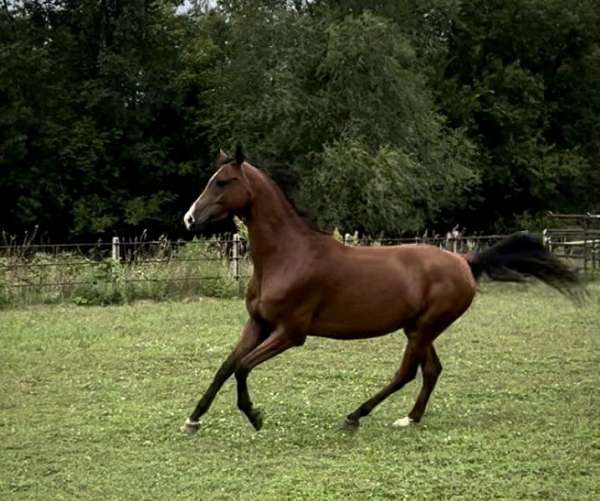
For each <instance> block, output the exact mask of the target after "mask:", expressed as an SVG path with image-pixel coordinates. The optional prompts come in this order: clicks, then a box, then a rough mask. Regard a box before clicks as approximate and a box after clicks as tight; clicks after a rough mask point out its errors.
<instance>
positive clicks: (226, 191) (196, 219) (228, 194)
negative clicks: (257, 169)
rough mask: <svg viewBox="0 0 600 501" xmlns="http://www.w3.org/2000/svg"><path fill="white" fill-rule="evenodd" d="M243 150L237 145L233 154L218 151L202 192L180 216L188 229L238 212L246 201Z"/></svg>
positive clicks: (246, 191)
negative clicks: (215, 167) (230, 155)
mask: <svg viewBox="0 0 600 501" xmlns="http://www.w3.org/2000/svg"><path fill="white" fill-rule="evenodd" d="M243 163H244V152H243V151H242V148H241V146H238V147H237V148H236V151H235V157H234V158H230V157H228V156H227V155H226V154H225V153H224V152H223V151H222V150H221V152H220V154H219V158H218V159H217V166H218V170H217V172H215V174H214V175H213V177H211V178H210V179H209V181H208V183H206V186H205V188H204V191H202V193H201V194H200V196H199V197H198V198H197V199H196V201H195V202H194V203H193V204H192V205H191V206H190V208H189V210H188V211H187V212H186V213H185V216H183V222H184V223H185V226H186V228H187V229H188V230H191V229H192V228H193V227H194V226H200V225H202V224H205V223H208V222H211V221H220V220H221V219H225V218H227V217H228V216H231V215H236V214H240V213H241V212H243V211H244V209H246V208H247V207H248V204H249V203H250V188H249V186H248V180H247V179H246V176H245V175H244V172H243V166H242V165H243Z"/></svg>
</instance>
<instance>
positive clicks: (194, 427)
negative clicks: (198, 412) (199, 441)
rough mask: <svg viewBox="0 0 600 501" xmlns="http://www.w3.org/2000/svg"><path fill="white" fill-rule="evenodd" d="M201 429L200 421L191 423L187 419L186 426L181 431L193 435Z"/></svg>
mask: <svg viewBox="0 0 600 501" xmlns="http://www.w3.org/2000/svg"><path fill="white" fill-rule="evenodd" d="M199 428H200V421H190V420H189V419H186V421H185V423H184V425H183V426H182V427H181V431H182V432H183V433H185V434H186V435H193V434H194V433H196V432H197V431H198V429H199Z"/></svg>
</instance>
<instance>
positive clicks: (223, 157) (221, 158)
mask: <svg viewBox="0 0 600 501" xmlns="http://www.w3.org/2000/svg"><path fill="white" fill-rule="evenodd" d="M228 158H229V155H227V153H225V152H224V151H223V150H219V155H218V156H217V167H218V166H220V165H223V164H224V163H225V160H227V159H228Z"/></svg>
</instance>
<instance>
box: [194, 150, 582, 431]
mask: <svg viewBox="0 0 600 501" xmlns="http://www.w3.org/2000/svg"><path fill="white" fill-rule="evenodd" d="M233 215H236V216H238V217H239V218H241V219H242V220H243V221H245V223H246V225H247V227H248V235H249V248H250V255H251V259H252V263H253V265H254V266H253V275H252V277H251V279H250V281H249V284H248V288H247V293H246V309H247V311H248V320H247V322H246V324H245V325H244V327H243V329H242V332H241V336H240V338H239V340H238V342H237V344H236V345H235V347H234V348H233V350H232V351H231V353H230V354H229V356H228V357H227V358H226V359H225V361H224V362H223V363H222V365H221V366H220V368H219V369H218V371H217V372H216V374H215V376H214V379H213V381H212V383H211V384H210V386H209V387H208V389H207V390H206V392H205V393H204V395H203V396H202V398H201V399H200V400H199V401H198V403H197V405H196V407H195V409H194V411H193V412H192V413H191V415H190V416H189V417H188V418H187V419H186V421H185V423H184V425H183V427H182V431H183V432H184V433H187V434H193V433H195V432H196V431H197V430H198V429H199V426H200V418H201V417H202V416H203V415H204V414H205V413H206V412H207V411H208V409H209V407H210V405H211V403H212V402H213V400H214V398H215V396H216V395H217V393H218V391H219V390H220V388H221V387H222V385H223V383H224V382H225V381H226V380H227V379H228V378H229V377H230V376H231V375H232V374H234V375H235V379H236V382H237V405H238V408H239V409H240V411H241V412H243V413H244V414H245V415H246V417H247V419H248V420H249V421H250V423H251V424H252V426H253V427H254V428H255V429H256V430H257V431H258V430H260V429H261V427H262V425H263V414H262V412H261V410H260V409H258V408H256V407H255V406H254V405H253V403H252V400H251V399H250V395H249V391H248V384H247V379H248V375H249V374H250V372H251V371H252V369H254V368H255V367H256V366H258V365H259V364H262V363H263V362H266V361H267V360H269V359H271V358H273V357H275V356H276V355H279V354H280V353H282V352H284V351H286V350H288V349H290V348H292V347H298V346H302V345H303V344H304V342H305V340H306V338H307V336H320V337H326V338H334V339H339V340H352V339H362V338H373V337H377V336H383V335H385V334H388V333H391V332H394V331H397V330H399V329H403V330H404V333H405V335H406V338H407V343H406V347H405V351H404V355H403V357H402V361H401V363H400V367H399V368H398V370H397V371H396V373H395V374H394V375H393V377H392V378H391V381H389V383H388V384H387V385H385V386H384V387H383V388H382V389H381V390H380V391H379V392H378V393H376V394H375V395H374V396H373V397H371V398H370V399H368V400H367V401H365V402H363V403H362V404H361V405H360V406H359V407H357V408H356V409H355V410H354V411H353V412H351V413H350V414H348V415H347V416H346V418H345V420H344V423H343V425H342V426H343V428H344V429H346V430H349V431H354V430H356V429H358V427H359V424H360V420H361V418H363V417H365V416H368V415H369V414H370V413H371V412H372V411H373V409H374V408H375V407H376V406H377V405H379V404H380V403H381V402H382V401H383V400H385V399H386V398H387V397H389V396H390V395H391V394H392V393H394V392H397V391H398V390H400V389H401V388H402V387H403V386H404V385H406V384H407V383H408V382H410V381H412V380H413V379H414V378H415V377H416V374H417V371H418V369H419V368H420V369H421V374H422V386H421V388H420V392H419V394H418V396H417V399H416V402H415V404H414V406H413V408H412V410H411V411H410V412H409V413H408V415H407V416H405V417H403V418H401V419H398V420H397V421H395V422H394V423H393V424H394V425H395V426H408V425H411V424H413V423H418V422H419V421H420V420H421V418H422V417H423V414H424V412H425V409H426V407H427V402H428V401H429V398H430V396H431V393H432V391H433V389H434V387H435V385H436V382H437V380H438V378H439V376H440V373H441V371H442V364H441V362H440V360H439V358H438V355H437V353H436V351H435V348H434V341H435V340H436V338H437V337H438V336H439V335H440V334H441V333H442V332H444V331H445V330H446V329H447V328H448V327H449V326H450V325H451V324H452V323H453V322H454V321H455V320H456V319H458V318H459V317H460V316H461V315H462V314H463V313H464V312H465V311H466V310H467V309H468V308H469V306H470V305H471V302H472V301H473V298H474V296H475V293H476V290H477V283H478V279H479V278H480V277H481V276H482V275H484V274H485V275H487V276H488V277H489V278H491V279H492V280H498V281H509V282H522V281H524V280H526V279H528V278H532V277H534V278H537V279H539V280H541V281H542V282H545V283H546V284H548V285H550V286H552V287H554V288H555V289H557V290H558V291H559V292H561V293H563V294H565V295H567V296H570V297H572V298H576V297H578V296H579V295H580V292H581V290H583V289H582V285H581V283H580V278H579V277H578V275H577V273H576V272H575V271H573V270H571V269H570V268H569V267H567V266H566V265H565V264H564V263H563V262H561V261H560V260H559V259H557V258H556V257H554V256H553V255H552V254H550V253H549V252H548V251H547V250H546V248H545V246H544V245H543V242H542V240H541V239H540V238H539V237H538V236H535V235H532V234H529V233H526V232H520V233H516V234H513V235H511V236H509V237H506V238H505V239H504V240H501V241H500V242H498V243H497V244H496V245H493V246H491V247H489V248H487V249H486V250H483V251H482V252H478V253H470V254H467V255H463V254H458V253H453V252H449V251H446V250H443V249H440V248H438V247H435V246H429V245H415V244H407V245H398V246H386V247H355V246H348V245H344V244H342V243H340V242H338V241H337V240H336V239H334V238H333V237H331V236H329V235H327V234H325V233H323V232H320V231H317V230H316V229H314V228H312V227H311V226H310V225H308V224H307V223H306V222H305V220H304V219H303V218H302V217H300V216H299V214H298V212H297V211H296V210H295V208H294V206H293V205H292V203H291V202H290V201H289V199H288V198H287V197H286V195H285V194H284V192H283V191H282V189H281V188H280V187H279V186H278V185H277V184H276V183H275V181H273V179H272V178H271V177H270V176H269V175H267V174H266V173H265V172H263V171H262V170H260V169H258V168H257V167H255V166H253V165H252V164H251V163H249V162H248V161H246V158H245V156H244V152H243V150H242V148H241V147H239V146H238V147H237V148H236V151H235V155H234V156H233V157H229V156H227V155H226V154H225V153H223V151H221V153H220V154H219V157H218V159H217V170H216V172H215V173H214V175H213V176H212V177H211V178H210V180H209V181H208V183H207V184H206V186H205V188H204V190H203V191H202V193H201V194H200V196H199V197H198V198H197V199H196V200H195V201H194V202H193V203H192V205H191V206H190V208H189V210H188V211H187V212H186V214H185V216H184V217H183V221H184V223H185V226H186V227H187V229H188V230H192V229H193V228H195V227H198V226H201V225H204V224H206V223H209V222H213V221H218V220H222V219H225V218H228V217H230V216H233Z"/></svg>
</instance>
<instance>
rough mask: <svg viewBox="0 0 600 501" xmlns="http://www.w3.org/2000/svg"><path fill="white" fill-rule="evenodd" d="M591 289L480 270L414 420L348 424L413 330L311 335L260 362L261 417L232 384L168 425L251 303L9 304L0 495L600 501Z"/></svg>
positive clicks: (401, 410) (0, 394)
mask: <svg viewBox="0 0 600 501" xmlns="http://www.w3.org/2000/svg"><path fill="white" fill-rule="evenodd" d="M599 306H600V286H598V285H594V286H592V300H591V302H590V303H589V304H588V305H587V306H585V307H583V308H576V307H575V306H573V305H572V304H570V303H569V302H568V301H567V300H565V299H563V298H562V297H560V296H558V295H557V294H555V293H554V292H552V291H550V290H548V289H545V288H542V287H537V286H536V287H529V288H527V289H523V288H520V287H496V286H491V285H488V286H485V287H483V290H482V292H481V294H479V295H478V297H477V299H476V302H475V304H474V305H473V307H472V308H471V310H470V311H469V312H468V314H467V315H465V317H464V318H462V319H461V320H460V321H459V322H457V324H455V325H454V326H453V327H452V328H451V329H450V330H449V331H448V332H447V333H445V334H444V335H442V337H441V338H440V339H439V340H438V342H437V346H438V353H439V355H440V358H441V360H442V363H443V365H444V372H443V373H442V377H441V379H440V382H439V384H438V387H437V389H436V392H435V393H434V396H433V398H432V401H431V403H430V406H429V410H428V413H427V414H426V415H425V418H424V421H423V422H422V423H421V424H420V425H417V426H413V427H410V428H402V429H396V428H393V427H391V426H390V424H391V423H392V422H393V421H394V420H395V419H397V418H398V417H402V416H404V415H405V414H406V412H407V411H408V410H409V409H410V407H411V406H412V404H413V400H414V398H415V395H416V392H417V389H418V386H417V384H420V381H419V380H417V382H415V383H412V384H410V385H409V386H408V387H406V388H405V389H404V390H403V391H402V392H401V393H398V394H396V395H394V396H393V397H391V398H390V399H389V400H388V401H386V402H384V403H383V404H382V405H381V406H380V407H379V408H378V409H377V410H376V411H375V412H374V413H373V415H372V416H371V417H369V418H366V419H364V420H363V422H362V427H361V429H360V430H359V431H358V432H357V433H356V434H354V435H348V434H344V433H343V432H341V431H340V430H339V429H338V428H339V425H340V424H341V422H342V419H343V417H344V416H345V414H347V413H348V412H350V411H351V410H353V409H354V408H355V407H356V406H357V405H358V404H359V403H361V402H362V401H363V400H364V399H366V398H367V397H369V396H370V395H371V394H373V393H374V392H375V391H377V390H378V389H379V388H380V387H381V386H382V385H383V384H384V383H385V382H386V381H387V379H388V378H389V377H390V375H391V374H392V373H393V372H394V370H395V369H396V368H397V366H398V364H399V359H400V356H401V352H402V349H403V345H404V336H403V335H402V334H401V333H395V334H393V335H391V336H386V337H383V338H379V339H374V340H364V341H355V342H341V341H330V340H322V339H309V340H308V342H307V343H306V345H305V346H304V347H303V348H299V349H296V350H291V351H289V352H287V353H285V354H283V355H282V356H280V357H278V358H277V359H275V360H273V361H271V362H268V363H267V364H265V365H264V366H261V367H259V368H258V369H257V370H256V371H254V372H253V373H252V375H251V377H250V391H251V393H252V395H253V400H254V401H255V403H256V404H258V405H259V406H260V407H261V408H262V409H263V411H264V412H265V424H264V427H263V429H262V430H261V431H260V432H259V433H255V432H254V431H252V429H251V428H250V426H249V425H248V424H247V423H246V421H245V419H244V418H243V417H242V416H241V414H240V413H239V412H238V411H237V409H236V408H235V388H234V384H233V381H231V382H228V383H227V384H226V385H225V387H224V388H223V391H222V393H221V394H220V396H219V397H218V398H217V400H216V401H215V404H214V406H213V408H212V409H211V411H210V412H209V413H208V414H207V416H205V418H204V420H203V424H202V429H201V430H200V432H199V433H198V434H197V435H195V436H193V437H187V436H183V435H181V434H180V433H179V431H178V430H179V427H180V425H181V424H182V423H183V421H184V419H185V417H186V416H187V415H188V413H189V412H190V411H191V410H192V407H193V405H194V403H195V401H196V399H197V397H199V396H200V394H201V392H202V391H203V390H204V389H205V388H206V386H207V384H208V383H209V382H210V379H211V377H212V375H213V372H214V371H215V370H216V369H217V367H218V366H219V364H220V362H221V360H222V359H223V357H224V356H225V355H226V354H227V352H228V349H229V347H230V346H231V345H232V343H233V342H234V341H235V339H236V337H237V334H238V331H239V329H240V327H241V325H242V323H243V322H244V320H245V314H244V308H243V303H242V302H241V301H239V300H211V299H202V300H196V301H192V302H188V303H174V302H172V303H169V302H165V303H157V304H153V303H137V304H133V305H123V306H111V307H78V306H66V307H64V306H51V307H48V306H38V307H28V308H25V309H18V310H4V311H0V499H44V500H55V499H127V500H129V499H163V500H171V499H201V500H204V499H207V500H208V499H220V500H229V499H231V500H238V499H240V500H248V501H250V500H252V501H254V500H280V499H311V500H312V499H344V500H350V499H352V500H354V499H356V500H364V499H394V500H395V499H411V500H414V499H428V500H433V499H461V498H462V499H492V498H493V499H536V498H537V499H577V500H580V499H590V500H591V499H600V466H599V465H600V391H599V383H600V374H599V367H600V351H599V348H600V308H599Z"/></svg>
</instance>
